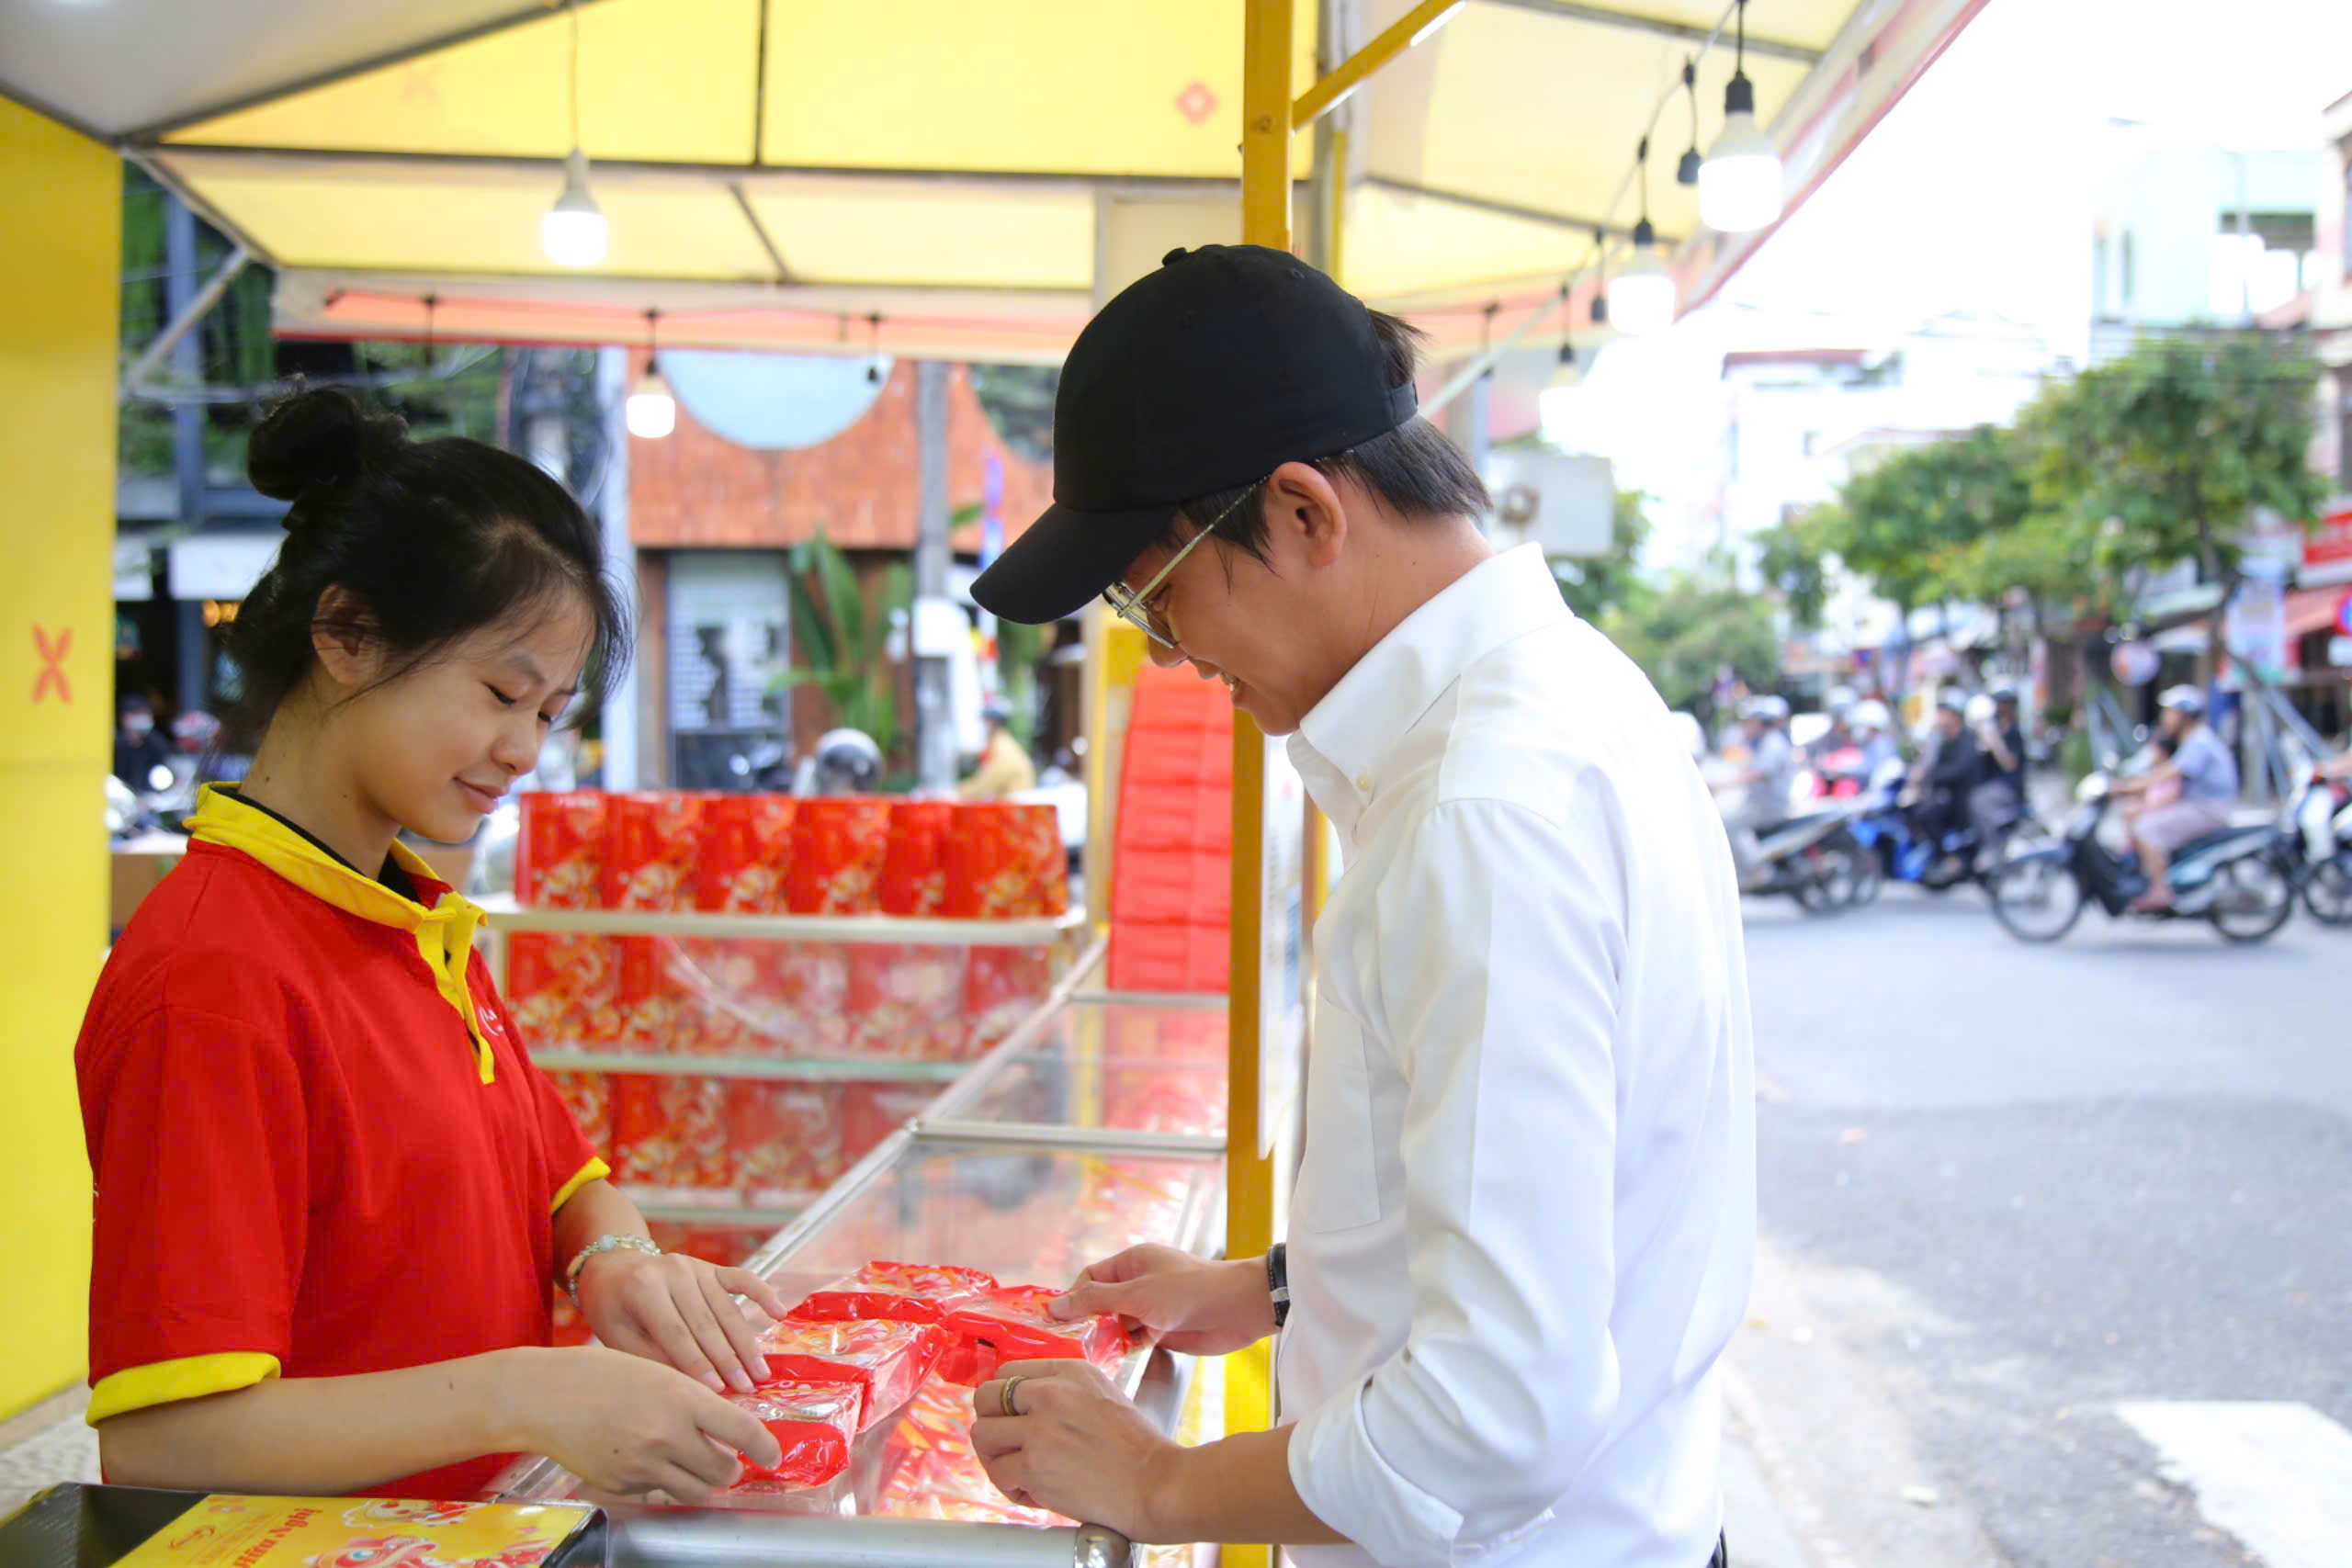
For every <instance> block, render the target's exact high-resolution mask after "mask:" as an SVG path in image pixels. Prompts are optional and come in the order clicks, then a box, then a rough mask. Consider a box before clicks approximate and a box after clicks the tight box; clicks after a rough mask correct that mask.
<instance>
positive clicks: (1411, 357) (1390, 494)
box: [1159, 310, 1488, 561]
mask: <svg viewBox="0 0 2352 1568" xmlns="http://www.w3.org/2000/svg"><path fill="white" fill-rule="evenodd" d="M1372 325H1373V330H1374V332H1375V333H1378V334H1379V336H1380V346H1381V348H1382V349H1383V350H1384V351H1385V353H1386V355H1387V366H1386V369H1387V373H1388V385H1390V386H1391V387H1401V386H1404V385H1405V384H1406V383H1407V382H1408V381H1410V380H1411V379H1412V378H1413V376H1414V373H1415V372H1416V371H1418V370H1419V368H1420V350H1421V342H1422V338H1423V335H1424V334H1423V333H1422V332H1421V330H1420V329H1419V327H1416V326H1413V325H1412V324H1411V323H1409V322H1407V321H1399V320H1397V318H1396V317H1394V316H1391V315H1387V314H1385V313H1384V312H1382V311H1379V310H1374V311H1373V312H1372ZM1301 460H1302V461H1305V462H1306V463H1308V464H1310V465H1311V466H1313V467H1314V468H1319V469H1321V470H1322V471H1323V472H1324V473H1326V474H1328V475H1329V476H1331V477H1332V478H1334V479H1337V478H1339V477H1340V476H1341V475H1345V476H1347V477H1349V478H1351V479H1354V480H1355V481H1356V482H1357V483H1358V484H1360V485H1362V486H1363V488H1364V489H1366V490H1367V491H1371V492H1372V493H1373V494H1374V496H1375V497H1377V498H1378V499H1379V500H1380V502H1382V504H1384V505H1385V506H1386V507H1387V508H1388V509H1389V510H1390V511H1392V512H1394V513H1397V514H1398V515H1399V516H1403V517H1475V516H1477V515H1479V514H1480V513H1484V512H1485V511H1486V510H1487V504H1488V502H1487V485H1486V481H1485V480H1483V479H1480V478H1479V477H1478V470H1477V469H1476V468H1472V467H1471V466H1470V459H1469V458H1467V457H1464V456H1463V454H1462V449H1461V448H1460V447H1459V446H1455V445H1454V444H1453V442H1452V441H1450V440H1448V439H1447V438H1446V434H1445V433H1444V432H1443V431H1442V430H1440V429H1438V427H1437V426H1435V425H1433V424H1431V423H1430V422H1429V421H1428V420H1425V419H1423V418H1421V417H1420V416H1419V415H1418V414H1417V415H1415V416H1414V417H1413V418H1411V419H1408V420H1407V421H1406V422H1405V423H1402V424H1400V425H1398V426H1397V428H1396V429H1394V430H1392V431H1390V432H1388V434H1385V435H1375V436H1374V437H1373V438H1372V439H1371V440H1369V441H1366V442H1364V443H1363V444H1362V445H1361V446H1351V447H1350V448H1348V449H1347V450H1346V451H1344V452H1333V453H1317V454H1316V455H1314V456H1312V457H1304V458H1302V459H1301ZM1263 483H1264V481H1263V480H1260V481H1259V483H1258V484H1252V485H1249V486H1247V487H1244V488H1241V489H1237V490H1227V491H1218V492H1217V493H1216V494H1215V495H1204V496H1198V497H1195V498H1194V499H1193V500H1191V501H1188V502H1185V503H1184V504H1183V505H1182V506H1180V507H1178V508H1177V509H1176V514H1175V517H1170V519H1169V525H1168V528H1167V529H1166V531H1165V532H1164V533H1163V534H1162V535H1161V536H1160V538H1159V544H1160V545H1161V546H1163V547H1168V548H1173V547H1176V546H1177V545H1180V544H1182V542H1183V536H1181V535H1180V534H1179V533H1178V531H1177V528H1176V518H1177V517H1181V518H1182V519H1184V520H1185V521H1186V522H1188V523H1190V524H1191V525H1193V527H1194V528H1204V527H1206V526H1208V525H1209V524H1211V523H1212V522H1214V521H1216V519H1217V518H1218V517H1221V516H1226V513H1228V512H1230V513H1231V515H1230V516H1226V522H1225V525H1224V526H1223V527H1221V528H1219V529H1218V530H1217V531H1216V536H1217V538H1218V539H1219V540H1220V541H1221V542H1223V543H1225V544H1227V545H1229V546H1231V547H1233V548H1235V549H1237V550H1240V551H1242V552H1243V553H1245V554H1247V555H1250V556H1254V557H1255V558H1258V559H1259V560H1261V561H1262V560H1264V559H1265V558H1266V515H1265V511H1264V508H1263V506H1262V505H1255V504H1253V505H1248V506H1244V505H1242V502H1245V501H1249V500H1250V499H1251V492H1252V491H1257V490H1259V489H1260V488H1261V486H1262V485H1263ZM1236 509H1238V510H1236Z"/></svg>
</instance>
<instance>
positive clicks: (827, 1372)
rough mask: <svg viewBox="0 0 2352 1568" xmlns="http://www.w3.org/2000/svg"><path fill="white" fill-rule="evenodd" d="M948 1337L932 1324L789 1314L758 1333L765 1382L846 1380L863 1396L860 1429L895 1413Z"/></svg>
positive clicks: (935, 1360) (935, 1361) (925, 1374)
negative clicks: (806, 1317) (825, 1320)
mask: <svg viewBox="0 0 2352 1568" xmlns="http://www.w3.org/2000/svg"><path fill="white" fill-rule="evenodd" d="M948 1342H949V1341H948V1337H947V1335H946V1334H945V1333H944V1331H942V1330H941V1329H940V1328H939V1327H938V1326H937V1325H933V1324H925V1323H893V1322H887V1321H877V1320H874V1319H865V1320H861V1321H858V1322H854V1323H811V1322H809V1321H806V1320H804V1319H797V1318H787V1319H786V1320H785V1321H784V1322H782V1323H779V1324H777V1325H775V1327H773V1328H771V1329H769V1330H768V1331H767V1333H766V1334H765V1335H763V1337H761V1341H760V1348H761V1349H762V1350H763V1352H764V1353H765V1354H766V1356H767V1359H768V1376H769V1381H771V1382H798V1383H847V1384H850V1385H851V1386H853V1387H855V1388H856V1389H858V1390H859V1391H860V1392H861V1393H863V1394H864V1396H865V1406H864V1414H863V1415H862V1416H861V1417H860V1419H859V1422H858V1428H859V1430H861V1431H863V1430H864V1429H865V1428H866V1427H871V1426H873V1425H874V1424H875V1423H876V1422H877V1421H881V1420H885V1419H887V1418H888V1417H889V1416H894V1415H896V1414H897V1413H898V1411H899V1407H900V1406H901V1405H903V1404H906V1403H907V1401H908V1400H909V1399H910V1398H912V1397H913V1396H914V1392H915V1390H916V1389H918V1388H920V1387H921V1386H922V1381H923V1380H924V1379H925V1378H927V1377H929V1376H930V1375H931V1371H932V1369H933V1367H935V1366H937V1365H938V1364H939V1358H940V1354H941V1352H942V1351H943V1350H944V1349H945V1348H947V1345H948Z"/></svg>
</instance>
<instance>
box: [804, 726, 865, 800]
mask: <svg viewBox="0 0 2352 1568" xmlns="http://www.w3.org/2000/svg"><path fill="white" fill-rule="evenodd" d="M807 770H808V774H809V786H810V787H809V789H808V790H806V791H804V792H803V793H805V794H810V795H865V794H868V793H870V792H871V791H872V790H873V788H874V786H875V785H876V784H879V783H880V782H881V780H882V748H880V747H879V746H876V744H875V743H874V739H873V738H872V737H871V736H869V735H867V734H865V732H864V731H863V730H856V729H830V730H827V731H826V732H825V733H824V734H823V735H821V736H820V737H819V738H818V740H817V749H816V750H814V751H813V752H811V753H809V761H808V763H807Z"/></svg>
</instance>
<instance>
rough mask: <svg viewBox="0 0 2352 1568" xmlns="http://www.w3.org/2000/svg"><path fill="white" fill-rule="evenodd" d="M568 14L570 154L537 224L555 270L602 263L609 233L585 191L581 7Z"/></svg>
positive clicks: (575, 0)
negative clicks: (550, 204)
mask: <svg viewBox="0 0 2352 1568" xmlns="http://www.w3.org/2000/svg"><path fill="white" fill-rule="evenodd" d="M566 9H568V10H569V11H570V12H571V152H570V153H569V154H568V155H566V157H565V158H564V160H563V189H562V190H561V191H560V192H559V193H558V194H557V196H556V198H555V205H554V206H553V207H551V208H549V209H548V210H547V213H546V214H545V216H543V217H541V218H540V220H539V245H540V247H541V248H542V249H543V250H545V251H546V252H547V254H548V260H549V261H551V262H553V263H555V265H558V266H594V265H596V264H597V263H599V262H601V261H603V260H604V259H605V247H606V245H608V244H609V243H611V238H612V235H611V231H609V230H608V229H607V228H606V226H605V209H603V208H601V207H598V206H597V205H596V198H595V197H594V196H593V195H591V194H590V193H589V190H588V154H587V153H585V152H582V151H581V148H582V145H583V144H582V141H581V140H580V6H579V4H578V0H572V4H571V5H570V6H567V7H566Z"/></svg>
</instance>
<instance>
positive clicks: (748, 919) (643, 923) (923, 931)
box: [481, 897, 1086, 947]
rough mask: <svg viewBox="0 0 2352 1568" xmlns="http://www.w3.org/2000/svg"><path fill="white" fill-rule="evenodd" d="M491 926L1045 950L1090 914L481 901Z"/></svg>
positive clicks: (588, 933)
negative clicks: (939, 915) (989, 915)
mask: <svg viewBox="0 0 2352 1568" xmlns="http://www.w3.org/2000/svg"><path fill="white" fill-rule="evenodd" d="M481 908H482V912H483V913H484V914H485V915H486V916H487V917H488V918H489V920H490V925H491V928H492V930H493V931H507V932H513V931H550V932H556V933H561V934H571V935H578V936H674V937H700V938H706V939H709V940H712V941H720V942H726V941H741V940H745V939H751V940H760V939H766V940H769V941H775V942H887V943H892V944H897V945H903V946H908V947H1045V946H1050V945H1052V944H1054V943H1057V942H1062V941H1064V940H1066V939H1068V938H1069V937H1071V936H1073V935H1074V934H1075V933H1077V932H1080V931H1083V930H1084V929H1085V926H1086V911H1085V910H1083V909H1072V910H1070V911H1069V913H1067V914H1062V915H1055V916H1051V917H1047V918H1044V919H1023V920H949V919H911V918H906V917H900V916H897V915H713V914H705V913H702V912H701V911H699V910H692V911H679V912H675V913H664V912H662V911H658V910H652V909H526V908H522V907H521V906H519V905H517V904H516V903H515V900H514V899H513V898H512V897H496V898H486V899H484V900H482V905H481Z"/></svg>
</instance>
